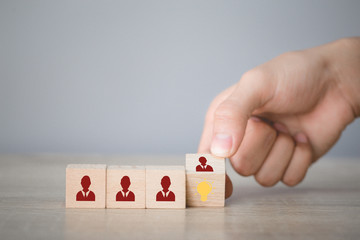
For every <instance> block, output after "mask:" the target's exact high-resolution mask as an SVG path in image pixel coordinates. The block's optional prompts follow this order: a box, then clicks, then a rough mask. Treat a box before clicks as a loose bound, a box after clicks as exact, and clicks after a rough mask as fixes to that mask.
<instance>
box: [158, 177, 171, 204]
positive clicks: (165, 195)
mask: <svg viewBox="0 0 360 240" xmlns="http://www.w3.org/2000/svg"><path fill="white" fill-rule="evenodd" d="M170 185H171V181H170V178H169V177H168V176H164V177H163V178H162V179H161V186H162V188H163V190H162V191H159V192H158V193H157V194H156V201H157V202H158V201H169V202H170V201H171V202H174V201H175V194H174V193H173V192H172V191H170V190H169V187H170Z"/></svg>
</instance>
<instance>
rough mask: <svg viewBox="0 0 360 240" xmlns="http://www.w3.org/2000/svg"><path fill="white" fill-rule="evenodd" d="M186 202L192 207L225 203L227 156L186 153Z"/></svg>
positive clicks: (218, 205) (222, 204)
mask: <svg viewBox="0 0 360 240" xmlns="http://www.w3.org/2000/svg"><path fill="white" fill-rule="evenodd" d="M186 203H187V206H190V207H223V206H224V205H225V158H218V157H214V156H212V155H211V154H186Z"/></svg>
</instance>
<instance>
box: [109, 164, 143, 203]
mask: <svg viewBox="0 0 360 240" xmlns="http://www.w3.org/2000/svg"><path fill="white" fill-rule="evenodd" d="M106 185H107V193H106V207H107V208H145V167H141V166H109V167H108V169H107V181H106Z"/></svg>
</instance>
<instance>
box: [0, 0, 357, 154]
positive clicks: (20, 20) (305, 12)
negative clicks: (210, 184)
mask: <svg viewBox="0 0 360 240" xmlns="http://www.w3.org/2000/svg"><path fill="white" fill-rule="evenodd" d="M359 12H360V2H359V1H328V0H326V1H248V2H244V1H226V2H225V1H48V0H46V1H45V0H44V1H14V0H9V1H4V0H0V153H35V152H64V153H109V154H112V153H124V154H131V153H144V154H147V153H153V154H162V153H164V154H168V153H174V154H177V153H179V154H183V153H186V152H195V151H196V149H197V145H198V141H199V138H200V134H201V131H202V124H203V119H204V114H205V112H206V109H207V107H208V105H209V103H210V101H211V100H212V99H213V98H214V97H215V96H216V95H217V94H218V93H219V92H220V91H222V90H223V89H225V88H226V87H228V86H230V85H232V84H233V83H235V82H236V81H238V80H239V78H240V77H241V75H242V74H243V73H244V72H245V71H247V70H249V69H251V68H252V67H254V66H256V65H258V64H261V63H263V62H265V61H268V60H270V59H271V58H273V57H275V56H277V55H279V54H281V53H283V52H286V51H289V50H296V49H303V48H308V47H312V46H315V45H320V44H323V43H326V42H329V41H333V40H336V39H338V38H341V37H346V36H354V35H360V25H359V23H360V14H359ZM359 140H360V123H359V121H356V122H354V123H353V124H352V125H351V126H349V127H348V129H347V130H346V131H345V132H344V134H343V137H342V139H341V140H340V142H339V143H338V144H337V146H336V147H335V148H334V149H333V150H332V151H331V152H330V153H329V155H331V156H349V157H351V156H359V155H360V148H359Z"/></svg>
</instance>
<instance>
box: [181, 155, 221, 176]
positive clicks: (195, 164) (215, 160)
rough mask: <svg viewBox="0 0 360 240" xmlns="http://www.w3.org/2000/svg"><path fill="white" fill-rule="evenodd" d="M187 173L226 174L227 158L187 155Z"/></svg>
mask: <svg viewBox="0 0 360 240" xmlns="http://www.w3.org/2000/svg"><path fill="white" fill-rule="evenodd" d="M186 173H187V174H188V173H219V174H223V173H225V158H219V157H215V156H213V155H211V154H186Z"/></svg>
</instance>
